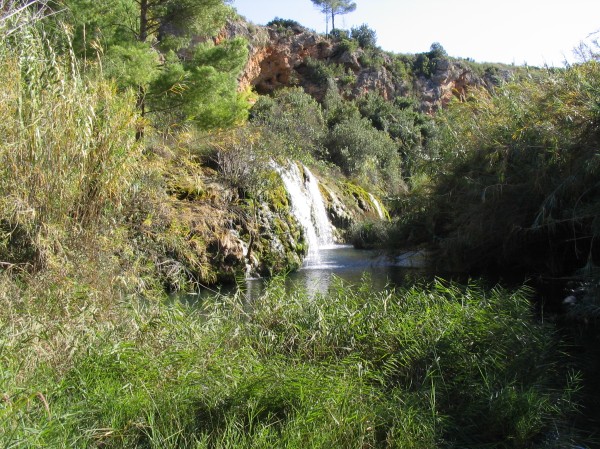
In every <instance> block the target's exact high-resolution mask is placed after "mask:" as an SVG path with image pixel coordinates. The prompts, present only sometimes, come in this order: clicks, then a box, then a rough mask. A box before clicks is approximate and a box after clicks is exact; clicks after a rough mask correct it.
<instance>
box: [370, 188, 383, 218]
mask: <svg viewBox="0 0 600 449" xmlns="http://www.w3.org/2000/svg"><path fill="white" fill-rule="evenodd" d="M369 198H370V199H371V203H373V206H375V210H376V211H377V215H379V218H380V219H381V220H385V214H384V213H383V207H381V203H380V202H379V200H378V199H377V198H375V196H374V195H373V194H372V193H369Z"/></svg>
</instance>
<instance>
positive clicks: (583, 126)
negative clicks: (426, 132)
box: [411, 61, 600, 276]
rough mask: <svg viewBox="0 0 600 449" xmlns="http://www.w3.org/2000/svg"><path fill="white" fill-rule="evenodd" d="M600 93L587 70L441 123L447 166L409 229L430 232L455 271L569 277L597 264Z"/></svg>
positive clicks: (536, 78)
mask: <svg viewBox="0 0 600 449" xmlns="http://www.w3.org/2000/svg"><path fill="white" fill-rule="evenodd" d="M599 86H600V64H599V63H598V61H590V62H587V63H585V64H580V65H575V66H572V67H569V68H567V69H564V70H548V71H547V72H535V73H532V74H530V76H529V77H525V78H522V79H520V80H519V81H518V82H511V83H507V84H506V85H504V86H501V87H498V88H497V89H496V90H495V92H494V94H493V95H490V94H489V93H488V92H484V91H481V92H475V93H473V95H472V96H471V98H469V100H468V101H466V102H464V103H458V102H457V103H455V104H453V105H452V106H451V107H449V108H448V109H447V110H445V111H444V112H443V113H441V114H439V115H438V117H437V122H438V125H439V128H438V136H437V141H436V145H437V146H438V149H439V152H440V157H438V158H437V159H436V160H435V161H434V163H433V164H432V165H431V169H432V171H431V179H433V182H432V183H431V184H432V186H431V191H430V192H425V193H424V195H423V197H424V199H423V200H422V201H416V202H415V204H414V207H413V215H414V216H415V219H416V220H418V222H417V223H414V222H413V223H411V225H413V227H415V226H414V225H415V224H416V225H419V224H421V223H428V226H427V228H428V229H427V230H426V231H427V232H429V233H430V234H429V239H430V240H432V241H435V242H436V243H439V247H440V248H441V249H442V253H443V255H444V256H445V260H446V261H447V262H448V265H450V266H451V267H452V268H455V269H465V270H477V269H482V268H484V269H485V268H487V269H488V270H494V269H496V270H498V269H502V270H514V271H517V272H519V273H532V272H535V273H544V274H546V275H548V274H550V275H553V276H565V275H573V274H574V272H575V271H576V270H578V269H581V268H584V267H586V266H587V265H594V266H597V265H598V264H599V263H600V259H599V257H600V256H599V252H598V248H599V247H598V245H597V244H596V243H597V239H598V237H599V234H598V230H599V229H600V228H599V227H598V224H599V223H600V221H599V217H600V215H599V211H600V205H599V203H598V198H600V196H599V195H598V193H599V190H598V189H599V186H600V165H599V163H598V161H599V160H600V158H599V155H600V154H599V152H598V142H599V141H598V123H599V121H598V119H599V115H598V112H599V111H598V105H597V92H598V88H599ZM418 208H420V209H421V210H418ZM421 227H423V226H421ZM422 231H423V230H422Z"/></svg>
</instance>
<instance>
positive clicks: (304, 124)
mask: <svg viewBox="0 0 600 449" xmlns="http://www.w3.org/2000/svg"><path fill="white" fill-rule="evenodd" d="M250 121H251V122H252V123H253V124H255V125H258V126H260V127H261V128H262V130H263V132H264V133H265V135H266V136H269V137H268V138H265V139H264V142H263V144H264V145H271V144H270V143H269V142H270V140H271V139H273V142H272V145H273V146H276V145H277V144H278V143H280V144H281V147H279V148H275V147H274V148H273V153H274V154H282V153H283V154H287V155H289V156H294V157H296V156H298V157H300V158H302V157H303V156H302V154H304V156H306V155H307V154H309V155H312V156H315V157H316V156H319V155H321V153H322V140H323V138H324V136H325V132H326V128H325V122H324V119H323V112H322V110H321V106H320V105H319V104H318V103H317V102H316V101H315V100H314V99H313V98H312V97H311V96H310V95H308V94H306V93H305V92H304V91H303V90H302V89H301V88H299V87H298V88H289V89H281V90H278V91H277V92H276V93H275V94H274V96H273V97H266V96H263V97H260V98H259V100H258V101H257V102H256V104H255V105H254V106H253V108H252V110H251V117H250Z"/></svg>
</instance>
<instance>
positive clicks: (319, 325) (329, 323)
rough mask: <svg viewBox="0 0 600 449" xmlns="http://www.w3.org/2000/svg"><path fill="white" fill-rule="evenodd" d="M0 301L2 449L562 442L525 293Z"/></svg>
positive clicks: (546, 353) (277, 285)
mask: <svg viewBox="0 0 600 449" xmlns="http://www.w3.org/2000/svg"><path fill="white" fill-rule="evenodd" d="M5 285H6V284H5ZM3 291H4V293H3V303H4V307H3V308H2V312H1V314H2V315H1V316H2V322H3V323H4V329H3V332H2V338H1V340H0V342H1V347H2V353H1V358H0V362H1V363H2V373H3V375H2V378H0V390H1V391H2V392H3V402H2V405H1V407H0V426H1V427H2V430H3V431H2V432H1V433H0V435H1V436H0V444H2V446H3V447H13V448H36V447H80V448H86V447H89V448H91V447H106V448H135V447H146V448H167V447H168V448H172V447H179V448H202V447H207V448H208V447H211V448H225V447H323V448H325V447H327V448H330V447H344V448H352V447H355V448H364V447H398V448H411V447H414V448H434V447H488V446H493V447H498V448H500V447H506V448H522V447H553V448H556V447H569V446H568V444H569V441H570V438H572V437H573V435H570V434H569V429H568V427H566V426H565V425H564V422H562V421H561V417H564V416H565V415H567V414H568V413H569V412H570V407H571V405H570V404H571V399H570V390H569V389H567V390H564V389H563V388H564V385H565V382H566V381H567V379H566V375H567V373H566V372H564V370H561V369H559V368H560V365H557V361H558V360H557V359H555V356H553V355H552V354H553V353H554V352H553V351H554V350H555V349H556V348H555V346H556V344H557V342H556V340H555V339H554V336H553V335H552V333H551V330H550V329H549V328H547V327H545V326H544V325H541V324H534V323H533V321H532V316H531V312H530V305H529V302H528V299H527V296H528V291H527V290H520V291H517V292H512V293H511V292H508V291H506V290H502V289H499V288H498V289H493V290H491V291H485V290H484V289H482V288H480V287H478V286H476V285H472V286H470V287H467V288H463V287H458V286H455V285H450V284H446V283H443V282H441V281H438V282H436V283H434V284H432V285H430V286H424V285H423V286H415V287H413V288H411V289H405V290H404V289H403V290H397V291H393V290H384V291H381V292H377V293H375V292H373V291H372V289H371V286H370V283H369V282H368V280H365V281H364V282H363V283H362V284H361V285H355V286H349V285H343V284H342V283H337V284H335V285H334V286H333V287H332V288H331V289H330V291H329V292H328V293H327V294H326V295H320V294H319V295H316V296H314V297H310V296H309V295H308V294H307V293H306V292H304V291H301V290H300V291H296V292H294V293H289V292H287V291H286V289H285V285H284V283H283V282H282V281H281V280H274V281H273V282H272V283H271V286H270V287H269V288H268V290H267V291H266V293H264V295H263V296H261V297H260V298H258V299H257V300H256V301H254V302H253V303H251V304H249V303H248V302H247V300H246V299H245V296H244V294H243V293H240V294H238V295H236V296H233V297H220V298H216V299H214V300H209V301H207V302H205V303H204V304H201V305H197V306H192V307H190V306H184V305H182V304H180V303H171V304H170V305H167V304H165V303H161V302H155V301H146V302H139V301H137V300H131V299H129V300H126V301H118V302H113V303H112V304H109V305H107V304H105V303H103V302H97V301H94V300H92V298H90V297H89V296H88V295H82V297H80V298H77V297H76V296H71V297H70V298H68V297H67V298H61V301H60V307H57V306H56V305H57V304H59V303H58V302H57V298H56V296H55V295H54V294H53V293H52V292H47V293H44V294H41V295H40V294H37V295H28V294H27V293H30V291H27V290H26V291H24V292H18V291H14V293H17V294H18V297H14V296H12V295H11V292H10V291H9V292H8V294H7V292H6V290H3ZM22 293H25V295H22V296H21V294H22ZM47 304H54V305H55V306H54V307H51V308H47V307H46V305H47ZM569 385H570V388H573V387H575V386H576V384H574V383H570V384H569ZM559 386H561V387H560V388H558V387H559Z"/></svg>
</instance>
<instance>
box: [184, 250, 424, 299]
mask: <svg viewBox="0 0 600 449" xmlns="http://www.w3.org/2000/svg"><path fill="white" fill-rule="evenodd" d="M365 275H367V276H368V277H369V278H370V282H371V284H372V288H373V289H374V290H381V289H383V288H385V287H386V286H407V285H412V284H414V283H415V282H417V281H420V280H425V279H431V274H430V273H428V272H426V271H425V270H422V269H415V268H406V267H399V266H396V265H394V263H393V260H392V259H390V258H388V257H386V256H385V255H383V254H381V253H380V252H377V251H371V250H356V249H354V248H353V247H352V246H349V245H332V246H329V247H325V248H322V249H320V250H319V254H318V256H317V257H311V258H309V259H307V260H306V261H305V264H304V266H303V267H302V268H300V270H298V271H295V272H293V273H289V274H288V275H287V276H286V289H287V290H288V291H292V290H293V289H297V288H303V289H305V290H306V291H307V293H308V294H309V295H310V296H314V295H316V294H317V293H319V294H327V292H328V290H329V288H330V287H331V285H332V282H333V279H334V277H338V278H341V279H342V280H343V281H344V282H345V283H347V284H349V285H358V284H360V282H361V280H362V278H363V277H364V276H365ZM268 281H269V280H268V279H263V278H260V279H246V280H245V281H243V283H241V285H238V286H235V285H233V286H223V287H221V288H219V290H218V293H219V294H232V293H235V292H236V291H238V290H240V289H241V290H243V293H244V294H245V296H246V298H247V300H248V301H250V302H251V301H253V300H256V299H257V298H259V297H260V296H261V294H262V293H263V291H264V290H265V288H266V284H267V283H268ZM216 293H217V292H216V291H215V290H211V289H203V290H201V291H200V292H199V293H198V294H196V295H195V296H194V297H192V298H187V299H184V300H185V301H186V302H188V303H192V302H196V301H199V300H202V299H203V298H207V297H212V296H214V295H215V294H216ZM182 299H183V298H182Z"/></svg>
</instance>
